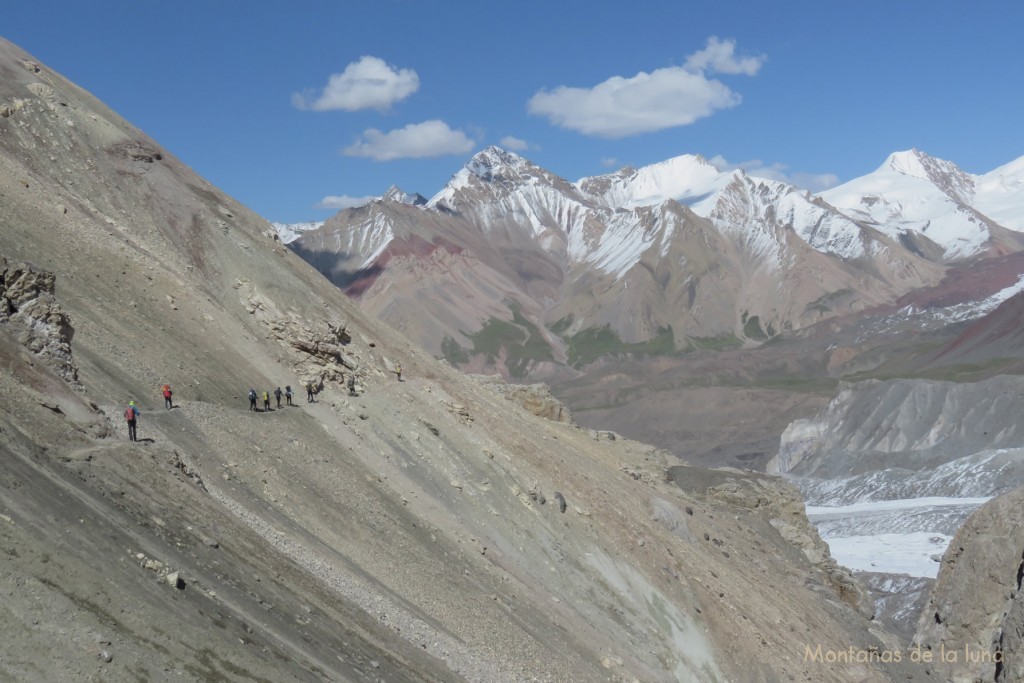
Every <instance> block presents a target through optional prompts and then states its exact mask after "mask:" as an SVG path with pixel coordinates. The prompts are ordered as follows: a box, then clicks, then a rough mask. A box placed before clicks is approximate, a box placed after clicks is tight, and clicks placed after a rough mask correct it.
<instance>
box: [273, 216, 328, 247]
mask: <svg viewBox="0 0 1024 683" xmlns="http://www.w3.org/2000/svg"><path fill="white" fill-rule="evenodd" d="M323 225H324V222H323V221H310V222H308V223H271V224H270V227H272V228H273V229H274V231H275V232H277V236H278V237H280V238H281V241H282V242H284V243H285V244H291V243H292V242H294V241H295V240H297V239H299V236H300V235H302V233H304V232H309V231H310V230H317V229H319V228H322V227H323Z"/></svg>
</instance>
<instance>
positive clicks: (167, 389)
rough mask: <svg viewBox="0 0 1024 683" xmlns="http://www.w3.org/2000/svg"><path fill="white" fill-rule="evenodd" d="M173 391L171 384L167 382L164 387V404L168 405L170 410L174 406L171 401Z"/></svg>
mask: <svg viewBox="0 0 1024 683" xmlns="http://www.w3.org/2000/svg"><path fill="white" fill-rule="evenodd" d="M173 393H174V392H172V391H171V385H170V384H165V385H164V388H163V394H164V405H165V406H167V410H170V409H171V408H173V407H174V405H173V404H172V403H171V396H172V395H173Z"/></svg>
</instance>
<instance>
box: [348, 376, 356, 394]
mask: <svg viewBox="0 0 1024 683" xmlns="http://www.w3.org/2000/svg"><path fill="white" fill-rule="evenodd" d="M348 395H349V396H355V395H356V373H354V372H353V373H351V374H349V376H348Z"/></svg>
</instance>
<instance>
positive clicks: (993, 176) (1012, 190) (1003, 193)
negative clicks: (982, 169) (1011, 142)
mask: <svg viewBox="0 0 1024 683" xmlns="http://www.w3.org/2000/svg"><path fill="white" fill-rule="evenodd" d="M974 206H975V207H976V208H977V209H978V210H979V211H981V212H982V213H983V214H985V215H986V216H988V217H989V218H991V219H992V220H994V221H995V222H996V223H999V224H1000V225H1002V226H1003V227H1004V228H1009V229H1010V230H1017V231H1021V232H1024V157H1020V158H1019V159H1016V160H1015V161H1011V162H1010V163H1008V164H1006V165H1004V166H1000V167H999V168H997V169H995V170H994V171H991V172H989V173H986V174H985V175H982V176H978V177H976V178H975V181H974Z"/></svg>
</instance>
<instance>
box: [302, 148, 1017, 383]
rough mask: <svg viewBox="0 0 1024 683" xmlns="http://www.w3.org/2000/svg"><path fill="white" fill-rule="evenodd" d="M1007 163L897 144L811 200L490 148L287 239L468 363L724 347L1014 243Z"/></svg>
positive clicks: (702, 174) (733, 176)
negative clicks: (437, 182) (411, 193)
mask: <svg viewBox="0 0 1024 683" xmlns="http://www.w3.org/2000/svg"><path fill="white" fill-rule="evenodd" d="M1022 187H1024V159H1022V160H1018V161H1016V162H1013V163H1011V164H1007V165H1006V166H1004V167H1002V168H1000V169H997V170H995V171H993V172H991V173H988V174H986V175H983V176H972V175H970V174H967V173H964V172H963V171H961V170H960V169H958V168H957V167H956V166H955V165H954V164H952V163H950V162H946V161H942V160H938V159H934V158H932V157H929V156H928V155H926V154H924V153H922V152H919V151H917V150H912V151H909V152H900V153H896V154H893V155H891V156H890V157H889V159H887V160H886V162H885V163H884V164H883V165H882V166H881V167H880V168H879V169H878V170H876V171H875V172H873V173H871V174H869V175H867V176H864V177H862V178H859V179H856V180H853V181H851V182H849V183H846V184H844V185H842V186H840V187H836V188H834V189H832V190H829V191H827V192H824V193H821V194H820V195H812V194H810V193H808V192H805V191H802V190H800V189H798V188H796V187H793V186H791V185H787V184H785V183H782V182H779V181H775V180H768V179H763V178H756V177H752V176H749V175H747V174H745V173H744V172H743V171H739V170H737V171H732V172H729V173H725V172H721V171H719V170H718V169H717V168H715V167H714V166H713V165H712V164H711V163H709V162H708V161H706V160H704V159H702V158H700V157H697V156H691V155H687V156H680V157H676V158H673V159H669V160H667V161H665V162H662V163H658V164H654V165H651V166H647V167H644V168H640V169H632V168H625V169H622V170H620V171H618V172H616V173H612V174H609V175H603V176H596V177H589V178H584V179H582V180H579V181H577V182H574V183H573V182H569V181H567V180H564V179H562V178H559V177H557V176H555V175H554V174H552V173H550V172H548V171H546V170H544V169H542V168H540V167H538V166H536V165H534V164H532V163H531V162H529V161H528V160H526V159H524V158H522V157H520V156H518V155H516V154H514V153H511V152H507V151H504V150H501V149H498V148H494V147H491V148H488V149H485V150H483V151H482V152H480V153H478V154H476V155H475V156H474V157H473V158H472V159H471V160H470V162H469V163H467V164H466V166H465V167H463V168H462V169H461V170H459V171H458V172H457V173H456V174H455V175H454V176H453V177H452V180H451V181H450V182H449V183H448V184H447V185H446V186H445V187H444V188H443V189H442V190H441V191H440V192H438V193H437V194H435V195H434V196H433V197H432V198H431V199H430V200H429V201H425V202H408V201H403V200H402V199H401V193H400V191H398V190H397V189H394V188H393V189H392V191H390V192H389V193H388V194H387V195H385V196H384V197H382V198H380V199H378V200H375V201H372V202H370V203H369V204H367V205H365V206H363V207H360V208H355V209H347V210H345V211H342V212H340V213H339V214H337V215H336V216H334V217H332V218H330V219H328V220H327V221H325V223H324V224H323V225H322V226H321V227H319V228H317V229H315V230H308V231H304V232H302V234H301V235H300V236H298V237H297V238H295V239H294V241H292V242H291V243H290V246H291V247H292V248H293V249H294V250H295V251H296V252H297V253H299V254H300V255H302V256H303V258H305V259H306V260H308V261H309V262H310V263H312V264H313V265H314V266H315V267H316V268H317V269H318V270H319V271H320V272H322V273H323V274H325V275H326V276H328V277H329V278H330V279H331V280H332V281H333V282H335V283H336V284H337V285H338V286H339V287H341V288H342V289H344V290H345V291H346V293H348V294H349V295H350V296H352V297H354V298H355V299H357V300H358V301H359V302H360V305H361V306H362V307H363V309H364V310H366V311H368V312H370V313H372V314H374V315H376V316H377V317H379V318H381V319H383V320H385V321H387V322H388V323H390V324H392V325H393V326H395V327H397V328H399V329H401V330H402V331H404V332H405V333H406V334H408V335H409V336H410V337H411V338H413V339H415V340H416V341H417V342H418V343H420V344H422V345H423V346H424V347H425V348H427V349H428V350H429V351H431V352H432V353H434V354H435V355H443V356H444V357H445V358H447V359H448V360H449V361H450V362H453V363H455V364H457V365H460V366H462V367H465V368H470V369H474V370H485V369H486V370H488V371H497V372H499V373H501V374H504V375H506V376H511V377H520V378H522V377H527V376H530V377H550V376H552V375H554V376H558V375H559V373H561V374H562V375H564V374H565V373H564V370H565V369H566V368H567V367H569V368H580V367H582V366H584V365H586V364H588V363H590V362H593V361H594V360H597V359H598V358H600V357H602V356H605V355H608V354H616V353H619V354H621V353H632V354H651V353H679V352H683V351H686V350H694V349H700V348H723V347H743V346H751V345H757V344H760V343H763V342H765V341H767V340H770V339H774V338H777V337H779V336H781V335H788V334H791V333H794V332H796V331H799V330H804V329H807V328H809V327H811V326H813V325H814V324H816V323H819V322H821V321H823V320H827V319H830V318H835V317H839V316H842V315H845V314H848V313H854V312H857V311H863V310H868V309H873V308H875V307H878V306H883V305H888V304H892V303H894V302H895V301H897V300H899V298H900V297H902V296H904V295H906V294H908V293H910V292H913V291H917V290H920V289H923V288H926V287H929V286H933V285H936V284H938V283H939V282H940V281H941V280H942V278H943V277H944V275H945V274H946V273H947V271H948V269H949V268H950V267H951V266H955V265H956V264H960V263H964V262H966V261H968V260H971V259H978V258H984V257H990V256H998V255H1003V254H1010V253H1016V252H1018V251H1020V250H1021V249H1022V248H1024V235H1022V234H1021V233H1020V232H1019V230H1020V229H1021V228H1022V227H1024V191H1022V189H1021V188H1022Z"/></svg>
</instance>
